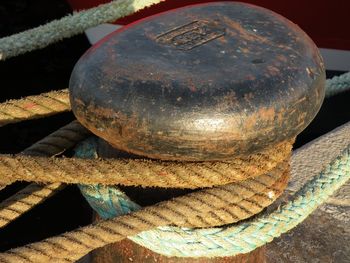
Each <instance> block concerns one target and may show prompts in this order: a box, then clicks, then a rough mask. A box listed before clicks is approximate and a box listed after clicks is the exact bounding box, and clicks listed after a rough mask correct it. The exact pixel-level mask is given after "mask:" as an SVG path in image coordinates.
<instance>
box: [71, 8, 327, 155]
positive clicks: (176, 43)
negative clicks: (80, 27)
mask: <svg viewBox="0 0 350 263" xmlns="http://www.w3.org/2000/svg"><path fill="white" fill-rule="evenodd" d="M324 84H325V71H324V66H323V62H322V58H321V57H320V55H319V52H318V50H317V48H316V46H315V45H314V43H313V42H312V41H311V40H310V39H309V37H308V36H307V35H306V34H305V33H304V32H303V31H302V30H301V29H300V28H299V27H298V26H296V25H295V24H293V23H292V22H290V21H288V20H287V19H285V18H283V17H281V16H280V15H277V14H275V13H273V12H271V11H269V10H266V9H263V8H259V7H255V6H252V5H247V4H243V3H236V2H221V3H218V2H217V3H210V4H204V5H195V6H191V7H189V8H182V9H177V10H174V11H171V12H167V13H163V14H161V15H159V16H154V17H151V18H149V19H146V20H142V22H139V23H134V24H133V25H131V26H129V27H128V28H127V29H125V30H121V31H117V32H116V33H113V34H111V35H110V37H108V38H106V39H105V40H104V41H103V42H100V43H99V44H98V46H97V47H96V46H95V47H93V48H92V49H91V50H89V51H88V52H87V53H86V54H85V55H84V56H83V57H82V58H81V59H80V61H79V62H78V63H77V65H76V66H75V68H74V71H73V73H72V77H71V81H70V95H71V104H72V110H73V112H74V114H75V115H76V117H77V119H78V120H79V121H80V122H81V123H82V124H83V125H84V126H86V127H87V128H88V129H90V130H91V131H92V132H93V133H95V134H96V135H98V136H100V137H102V138H104V139H105V140H106V141H108V142H109V143H111V144H112V145H113V146H114V147H116V148H118V149H121V150H123V151H127V152H130V153H134V154H138V155H142V156H147V157H150V158H157V159H163V160H190V161H203V160H227V159H230V158H234V157H236V156H238V155H244V154H249V153H251V152H254V151H258V150H261V149H262V148H264V147H267V146H268V145H270V144H275V143H278V142H280V141H283V140H286V139H289V138H292V137H295V136H296V135H297V134H298V133H300V132H301V131H302V130H303V129H304V128H305V127H306V126H307V125H308V124H309V123H310V121H311V120H312V119H313V118H314V116H315V115H316V113H317V112H318V110H319V108H320V105H321V103H322V101H323V98H324Z"/></svg>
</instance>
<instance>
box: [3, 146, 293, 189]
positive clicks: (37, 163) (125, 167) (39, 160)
mask: <svg viewBox="0 0 350 263" xmlns="http://www.w3.org/2000/svg"><path fill="white" fill-rule="evenodd" d="M291 148H292V142H291V141H286V142H282V143H280V144H278V145H276V146H274V147H270V148H269V149H264V150H262V151H261V152H259V153H255V154H252V155H249V156H242V157H240V158H236V159H234V160H230V161H220V162H186V163H180V162H171V161H169V162H161V161H155V160H141V159H103V160H88V159H77V158H44V157H36V156H35V157H32V156H30V157H29V156H12V155H0V178H1V179H0V180H1V182H6V181H9V182H11V181H13V180H24V181H31V182H51V183H55V182H61V183H62V182H63V183H74V184H77V183H82V184H99V183H100V184H104V185H115V184H122V185H127V186H135V185H138V186H156V187H170V188H190V189H194V188H200V187H211V186H214V185H224V184H228V183H232V182H235V181H242V180H246V179H247V178H249V177H251V176H258V175H261V174H264V173H266V172H267V171H270V170H271V169H273V168H274V167H276V166H277V164H279V163H280V162H282V161H284V160H286V159H288V158H289V156H290V152H291ZM87 175H88V176H87Z"/></svg>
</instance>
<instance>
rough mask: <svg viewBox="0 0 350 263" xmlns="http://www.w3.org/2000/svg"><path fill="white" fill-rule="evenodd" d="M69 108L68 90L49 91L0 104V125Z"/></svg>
mask: <svg viewBox="0 0 350 263" xmlns="http://www.w3.org/2000/svg"><path fill="white" fill-rule="evenodd" d="M69 110H70V103H69V94H68V90H60V91H50V92H47V93H43V94H40V95H37V96H28V97H25V98H23V99H19V100H9V101H6V102H4V103H1V104H0V127H1V126H4V125H6V124H9V123H16V122H20V121H24V120H31V119H38V118H42V117H47V116H51V115H54V114H57V113H60V112H65V111H69Z"/></svg>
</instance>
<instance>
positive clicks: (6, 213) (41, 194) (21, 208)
mask: <svg viewBox="0 0 350 263" xmlns="http://www.w3.org/2000/svg"><path fill="white" fill-rule="evenodd" d="M63 188H64V186H63V185H62V184H60V183H54V184H49V185H46V186H41V185H37V184H30V185H28V186H27V187H25V188H24V189H22V190H21V191H19V192H17V193H16V194H15V195H13V196H11V197H10V198H8V199H6V200H5V201H3V202H2V203H1V204H0V227H4V226H6V225H7V224H9V223H11V222H12V221H13V220H15V219H16V218H18V217H19V216H21V215H23V214H24V213H25V212H27V211H29V210H30V209H32V208H33V207H34V206H36V205H38V204H40V203H41V202H43V201H44V200H46V199H47V198H49V197H50V196H52V195H54V194H55V193H57V192H58V191H59V190H61V189H63Z"/></svg>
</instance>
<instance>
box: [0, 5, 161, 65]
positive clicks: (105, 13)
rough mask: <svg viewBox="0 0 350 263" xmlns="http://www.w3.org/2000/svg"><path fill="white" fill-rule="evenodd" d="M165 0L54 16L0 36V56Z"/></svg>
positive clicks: (26, 50)
mask: <svg viewBox="0 0 350 263" xmlns="http://www.w3.org/2000/svg"><path fill="white" fill-rule="evenodd" d="M162 1H164V0H118V1H113V2H111V3H107V4H103V5H100V6H98V7H95V8H91V9H88V10H84V11H81V12H78V13H75V14H73V15H68V16H66V17H63V18H61V19H59V20H53V21H51V22H49V23H47V24H46V25H43V26H39V27H36V28H33V29H29V30H27V31H24V32H21V33H18V34H14V35H12V36H8V37H4V38H1V39H0V60H5V59H8V58H11V57H14V56H17V55H20V54H23V53H26V52H29V51H32V50H36V49H41V48H44V47H46V46H48V45H50V44H52V43H55V42H57V41H60V40H62V39H65V38H68V37H71V36H74V35H77V34H80V33H83V32H84V30H86V29H88V28H90V27H94V26H97V25H99V24H101V23H106V22H112V21H115V20H116V19H118V18H121V17H123V16H126V15H129V14H132V13H134V12H136V11H138V10H141V9H143V8H145V7H147V6H151V5H153V4H157V3H159V2H162Z"/></svg>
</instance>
